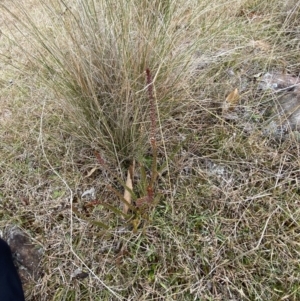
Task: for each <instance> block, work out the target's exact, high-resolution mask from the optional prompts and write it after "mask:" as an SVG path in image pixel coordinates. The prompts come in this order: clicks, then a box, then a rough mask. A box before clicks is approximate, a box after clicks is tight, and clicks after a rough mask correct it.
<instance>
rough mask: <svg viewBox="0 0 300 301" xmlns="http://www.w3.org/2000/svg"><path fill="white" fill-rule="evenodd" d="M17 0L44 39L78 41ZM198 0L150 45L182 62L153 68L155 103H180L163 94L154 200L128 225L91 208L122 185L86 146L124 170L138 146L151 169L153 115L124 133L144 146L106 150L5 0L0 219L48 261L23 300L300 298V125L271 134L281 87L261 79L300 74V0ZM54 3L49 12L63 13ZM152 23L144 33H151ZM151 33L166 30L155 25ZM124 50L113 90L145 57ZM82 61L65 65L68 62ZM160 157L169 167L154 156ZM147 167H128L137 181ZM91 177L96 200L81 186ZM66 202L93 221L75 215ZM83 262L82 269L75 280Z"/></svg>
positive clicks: (35, 4) (114, 200)
mask: <svg viewBox="0 0 300 301" xmlns="http://www.w3.org/2000/svg"><path fill="white" fill-rule="evenodd" d="M100 2H101V1H100ZM13 3H15V4H17V5H13ZM49 3H50V2H49ZM78 3H79V2H78ZM101 3H102V2H101ZM105 3H106V5H112V2H110V1H106V2H105ZM114 3H116V2H114ZM139 3H141V5H142V4H144V5H145V3H146V1H139ZM208 3H209V4H210V5H209V6H208ZM21 5H22V2H20V1H18V2H17V1H2V2H1V4H0V7H1V8H3V6H6V7H7V8H8V9H9V10H10V11H11V12H13V13H14V14H15V16H16V17H18V18H20V17H21V15H20V14H21V12H20V11H19V9H20V8H21V11H23V12H24V10H26V11H27V10H29V12H30V16H31V18H32V20H34V22H35V24H36V25H37V27H38V28H39V31H41V32H42V33H44V34H45V36H46V34H50V33H51V32H52V36H55V37H57V41H58V43H64V44H61V45H64V46H65V47H67V46H72V45H73V42H74V41H71V40H68V39H66V37H67V36H66V35H65V32H64V30H65V28H62V29H61V30H60V31H57V30H58V29H57V27H56V26H54V25H55V24H54V23H51V22H52V21H53V19H52V20H50V19H47V17H46V16H47V15H46V14H45V13H44V10H45V9H46V8H45V6H43V5H42V4H41V3H40V2H39V1H24V3H23V5H24V6H21ZM103 5H104V3H103ZM197 5H198V3H197V1H192V0H190V1H188V2H184V4H182V5H181V6H180V7H179V8H177V9H175V10H174V11H172V12H171V11H170V13H172V14H173V15H172V18H171V19H172V20H175V19H176V18H178V19H176V22H177V23H178V24H177V25H178V27H176V26H175V24H173V25H172V26H173V28H175V29H176V30H177V31H174V32H175V33H174V32H172V34H171V33H170V37H169V38H170V40H171V41H173V44H170V45H169V44H168V45H169V47H170V49H169V50H168V51H166V52H165V53H163V49H162V47H161V48H159V47H154V48H153V51H155V49H160V51H161V52H160V56H161V60H162V61H163V60H164V59H165V60H169V61H168V62H169V63H170V64H171V60H170V57H169V55H170V54H171V50H172V51H173V52H172V53H174V55H177V60H176V62H175V63H174V64H173V65H172V66H170V65H169V67H170V69H168V68H167V67H168V66H161V65H160V63H158V64H157V65H155V64H154V63H153V64H152V66H147V67H149V68H151V70H152V69H153V70H156V72H157V78H156V83H155V88H156V89H157V90H156V92H157V95H156V97H157V101H160V99H162V98H163V99H164V101H166V103H167V104H168V102H171V101H174V106H171V107H170V106H163V105H161V103H160V104H158V112H159V113H160V114H161V115H160V119H159V122H160V126H159V129H158V130H159V135H158V141H157V152H158V154H157V156H158V165H159V167H158V168H159V170H160V173H159V176H158V185H157V193H158V194H159V195H160V202H159V204H158V205H157V206H156V208H155V210H154V211H153V212H152V213H151V214H150V217H149V222H148V224H147V225H146V226H145V227H142V226H140V227H139V228H138V231H137V233H133V231H132V228H130V227H128V225H127V224H126V223H124V221H123V219H121V217H120V216H119V215H118V214H116V213H115V212H113V211H112V210H109V209H108V208H106V207H103V206H101V205H98V206H91V207H86V206H85V205H86V204H87V203H89V202H93V201H95V200H102V201H105V202H108V203H109V204H111V205H114V206H115V207H116V208H118V206H119V203H120V201H119V199H118V197H117V196H116V195H115V194H114V193H112V192H111V191H110V190H107V189H106V187H107V186H108V185H111V186H113V187H115V188H116V189H119V190H120V189H121V191H122V187H121V185H120V183H119V182H118V181H117V180H116V178H114V177H113V176H111V175H110V174H107V172H106V171H105V170H103V169H102V168H101V167H99V165H98V164H97V161H96V158H95V156H94V149H97V150H101V151H103V153H104V154H105V155H106V156H107V157H106V158H108V160H107V162H108V163H109V164H110V166H111V168H112V169H113V170H114V171H115V172H116V175H118V177H123V179H125V176H126V160H125V159H127V158H128V156H131V155H133V156H135V155H137V156H136V157H137V159H138V160H139V161H140V162H143V164H145V166H146V167H147V168H146V173H148V174H149V171H150V169H151V163H152V161H151V147H150V143H149V136H148V133H149V132H148V125H149V123H147V121H148V120H149V113H147V114H145V115H143V114H142V115H139V116H140V117H139V118H142V119H137V120H140V121H141V122H142V124H143V125H145V129H146V130H145V136H144V137H143V139H142V140H141V141H143V142H142V143H141V142H140V141H139V140H135V139H137V138H136V137H137V136H135V135H133V136H130V135H129V136H126V137H127V138H126V139H129V140H127V142H128V141H131V142H136V141H138V143H141V144H139V145H138V146H139V147H138V149H136V148H129V149H128V152H127V151H126V152H125V153H122V152H121V153H120V154H119V153H118V152H117V153H114V152H112V151H111V150H112V149H113V148H111V146H113V145H114V144H115V143H111V145H110V146H109V148H107V149H105V148H102V144H101V143H102V142H101V139H102V140H103V139H104V138H105V139H106V137H104V136H100V134H101V132H99V131H98V132H97V130H95V129H96V128H95V126H94V123H93V121H94V120H92V123H89V122H87V121H86V120H88V119H84V118H82V115H78V112H76V114H77V115H73V114H72V113H74V112H75V111H76V110H74V112H73V111H72V112H70V109H72V108H73V109H74V108H76V107H75V106H74V103H71V105H70V95H71V94H68V91H66V95H65V97H64V95H63V91H64V90H63V89H66V85H65V82H62V85H61V87H59V89H55V90H53V83H55V81H49V84H47V82H45V70H44V69H43V68H42V67H43V66H42V65H39V64H38V63H37V62H38V61H36V60H35V59H33V58H35V57H37V58H39V59H40V58H43V59H46V60H47V64H48V65H49V64H50V63H51V62H52V59H53V57H51V55H50V54H49V52H47V51H45V49H44V48H39V47H38V46H37V44H36V40H35V39H32V36H30V31H29V35H28V28H25V27H22V26H20V23H18V22H16V21H15V20H14V18H13V16H12V15H10V14H9V13H7V11H5V10H3V9H1V11H2V16H3V17H2V19H1V21H0V22H1V31H2V35H1V36H0V46H1V53H2V60H1V62H0V64H1V72H0V85H1V86H0V87H1V94H0V95H1V96H0V125H1V127H0V137H1V142H0V171H1V172H0V174H1V177H0V187H1V191H0V229H1V230H2V231H4V232H5V229H6V228H7V227H8V226H9V225H12V224H16V225H18V226H19V227H21V228H22V229H23V230H24V231H25V232H26V233H28V235H29V236H30V237H32V239H33V240H34V241H35V242H38V243H39V244H40V245H41V246H42V247H43V248H44V251H45V252H44V257H43V260H42V262H41V265H42V270H43V273H42V275H41V276H40V278H39V279H38V281H32V283H31V284H30V287H28V288H26V295H27V300H41V301H48V300H70V301H71V300H214V301H215V300H216V301H217V300H224V301H228V300H247V301H248V300H262V301H265V300H274V301H275V300H291V301H297V300H299V299H300V286H299V275H300V265H299V258H300V237H299V231H300V225H299V220H300V211H299V200H300V190H299V181H300V178H299V174H300V173H299V171H300V168H299V166H300V164H299V163H300V162H299V140H297V137H298V136H297V133H296V132H295V133H290V135H288V136H287V137H284V139H283V138H282V139H277V138H275V137H274V136H272V134H269V135H266V134H265V133H264V129H265V126H266V124H267V123H268V116H267V114H265V112H267V111H268V108H269V107H270V106H273V103H272V101H273V99H274V95H272V92H269V91H267V92H261V91H260V90H258V89H257V80H256V78H257V75H258V74H259V73H266V72H267V71H269V72H273V71H277V72H282V70H283V71H284V72H286V73H288V74H291V75H296V76H297V75H298V73H299V63H298V61H299V41H298V40H299V39H298V35H299V21H298V20H299V5H298V1H286V2H285V3H284V4H283V3H282V1H279V0H278V1H277V0H272V1H262V0H261V1H260V0H255V1H254V0H252V1H246V0H244V1H210V2H208V1H207V3H206V2H205V1H203V2H202V5H203V8H202V15H201V18H199V12H198V15H196V12H197V9H198V7H197ZM70 6H71V8H72V9H74V10H73V12H74V13H78V12H76V10H75V8H76V7H75V6H72V5H71V4H70ZM49 7H50V4H49ZM152 8H153V7H151V8H149V10H148V11H147V9H145V10H144V13H145V14H148V12H149V11H151V9H152ZM57 9H58V8H57ZM111 9H113V11H117V9H118V8H117V7H114V6H112V7H111ZM160 9H162V10H163V9H164V8H163V7H162V6H161V7H160ZM57 12H59V10H58V11H56V14H53V17H57V18H58V16H59V14H58V13H57ZM131 12H132V13H133V10H132V11H131ZM163 13H164V14H166V11H163ZM197 16H198V17H197ZM54 19H55V18H54ZM22 21H23V22H25V23H26V24H27V21H26V20H25V19H22ZM148 21H149V20H148ZM53 24H54V25H53ZM140 25H141V26H142V25H143V24H140ZM141 28H142V29H143V30H145V28H143V27H141ZM154 29H155V28H154ZM154 29H153V31H151V33H156V34H158V35H159V33H157V32H156V31H155V30H154ZM126 30H128V31H129V28H124V31H126ZM130 30H133V29H132V28H130ZM24 33H26V35H24ZM73 33H74V34H76V31H75V30H74V32H73ZM130 33H132V32H130ZM124 34H125V33H124ZM127 34H129V32H127ZM52 36H51V35H49V37H52ZM196 37H197V39H199V40H197V43H196V44H195V43H194V40H193V39H194V38H196ZM123 38H124V37H123ZM152 41H153V40H152ZM154 41H156V43H158V42H159V41H164V43H167V42H166V40H163V38H162V37H159V38H157V40H154ZM47 42H53V40H52V39H50V38H49V39H48V41H47ZM67 42H69V43H70V44H69V45H68V44H67ZM52 45H53V44H52ZM154 45H155V46H157V44H154ZM171 45H173V46H174V48H172V47H171ZM20 46H21V47H22V49H23V50H20ZM127 46H128V45H127ZM195 48H196V50H197V51H196V50H195ZM115 49H116V48H114V50H115ZM190 49H193V51H191V50H190ZM94 50H95V49H94V48H91V49H89V48H88V47H87V50H86V51H88V52H89V53H90V54H91V53H94ZM135 50H136V51H137V52H138V51H139V50H140V49H135ZM130 51H133V49H132V48H130ZM185 51H186V53H187V54H186V56H184V53H185ZM26 52H27V53H26ZM28 52H29V54H30V56H28ZM74 52H75V50H74ZM95 53H96V52H95ZM75 55H77V53H76V52H75ZM122 55H125V54H124V53H123V54H122ZM59 57H60V56H59ZM129 57H130V58H131V61H128V62H127V64H126V68H124V69H122V80H124V78H126V76H125V75H126V72H125V71H126V70H127V71H128V70H131V71H132V73H134V74H135V77H134V78H136V79H137V74H138V72H137V69H138V70H140V74H141V78H138V80H137V81H136V82H134V81H133V79H132V78H129V77H127V80H128V81H127V82H124V81H122V83H121V84H120V86H118V87H117V89H120V87H122V88H124V90H122V91H121V92H122V93H123V92H124V94H122V93H121V94H120V95H121V96H120V95H118V94H117V92H116V90H114V93H115V94H114V95H117V96H118V97H120V98H118V100H119V99H121V98H122V97H123V96H124V95H126V89H125V88H126V85H128V84H131V85H133V87H135V89H136V90H138V91H140V90H143V89H144V88H145V73H144V71H145V68H142V67H141V66H140V65H139V67H138V68H137V66H136V65H134V60H135V59H136V57H134V56H129ZM139 57H142V55H141V56H139ZM62 58H63V57H60V59H62ZM75 58H76V56H73V58H72V60H70V66H68V68H73V67H74V66H76V64H75V63H76V61H74V60H75ZM123 58H124V57H123ZM187 58H188V59H189V61H188V63H187V62H186V61H185V59H186V60H187ZM68 59H69V57H68ZM152 62H154V61H152ZM77 63H78V64H82V63H83V59H82V60H81V61H78V62H77ZM118 63H120V62H118ZM186 63H187V64H186ZM13 66H14V67H15V66H16V67H18V68H14V67H13ZM52 66H54V65H52ZM81 66H83V65H81ZM120 66H121V64H120V65H118V68H121V67H120ZM131 66H132V69H131ZM176 66H187V68H184V74H183V76H182V78H181V77H180V73H179V74H178V81H176V80H174V77H173V76H174V74H176V68H175V67H176ZM68 68H67V69H64V70H70V69H68ZM160 68H162V69H160ZM160 70H163V72H162V73H160ZM181 70H183V69H181ZM52 71H53V72H54V71H55V72H57V73H55V72H54V75H53V77H54V78H56V79H57V78H59V79H61V75H62V74H65V73H60V70H58V69H57V65H55V66H54V67H53V70H52ZM52 71H51V72H52ZM177 71H178V70H177ZM135 72H137V73H135ZM153 72H155V71H153ZM73 74H74V75H78V74H76V73H73ZM128 74H129V71H128ZM128 74H127V75H128ZM47 76H49V77H50V78H51V80H52V79H53V78H52V77H51V76H50V75H49V74H48V75H47ZM142 78H143V79H142ZM68 80H69V79H68ZM118 80H120V78H119V79H118ZM118 80H116V82H115V83H118ZM168 81H169V83H174V85H168V84H167V83H168ZM45 83H46V84H45ZM107 83H108V81H106V84H107ZM135 84H136V85H137V86H138V87H139V89H137V88H136V87H137V86H135ZM110 88H111V89H112V88H113V87H110ZM235 88H237V89H238V91H239V94H240V100H239V102H238V104H237V105H236V107H235V111H234V113H235V114H236V115H237V118H235V119H233V120H228V119H226V120H225V119H224V118H223V116H222V103H223V101H224V100H225V98H226V96H227V95H228V94H229V93H230V92H232V91H233V90H234V89H235ZM111 91H112V90H111ZM57 92H59V93H57ZM145 94H146V93H145ZM72 95H73V94H72ZM77 95H79V94H77ZM145 99H146V97H145V98H142V99H141V100H142V101H144V100H145ZM66 100H67V101H66ZM114 105H116V104H114ZM160 105H161V106H160ZM93 112H94V111H93ZM139 112H140V111H139ZM143 112H144V111H143ZM70 113H71V114H70ZM74 116H77V120H78V123H76V119H74ZM79 116H81V117H80V118H79ZM113 116H114V117H115V118H118V117H120V116H121V117H122V115H113ZM93 118H94V117H93ZM121 120H123V119H121ZM124 120H125V119H124ZM127 125H128V122H127ZM79 126H80V127H81V128H80V129H83V130H82V131H78V127H79ZM129 128H130V127H129ZM88 129H90V131H89V130H88ZM137 129H138V128H137ZM142 129H143V128H142ZM116 130H117V129H116ZM111 132H112V133H113V134H114V135H115V134H116V133H114V132H113V131H111ZM95 133H97V135H98V136H99V137H98V136H96V134H95ZM84 135H85V136H84ZM116 135H117V134H116ZM118 135H119V134H118ZM93 137H96V138H97V139H96V138H95V139H93ZM115 137H122V134H120V135H119V136H115ZM132 137H133V138H134V139H133V138H132ZM105 139H104V140H103V141H106V140H105ZM131 139H133V140H131ZM127 142H126V143H127ZM178 145H179V147H178ZM177 147H178V148H179V150H177V149H176V148H177ZM135 152H136V153H135ZM112 154H113V155H112ZM118 159H119V163H120V162H125V163H124V165H122V164H118V162H117V161H118ZM166 159H167V162H168V164H167V165H164V166H163V167H161V166H162V165H163V164H164V162H166ZM140 178H141V175H140V174H136V175H135V185H138V183H139V181H140ZM92 187H93V188H95V197H93V196H92V195H87V196H85V197H81V196H82V193H83V192H85V191H87V190H88V189H90V188H92ZM71 204H73V206H74V207H75V208H76V209H77V210H78V211H79V212H80V213H81V214H82V216H84V217H85V218H86V219H83V218H80V217H79V216H76V215H74V214H72V210H71ZM87 219H90V220H94V221H100V222H103V223H105V224H107V225H109V229H108V230H106V231H104V230H103V229H102V228H101V227H97V226H95V225H92V224H91V223H89V222H88V221H87ZM77 269H79V270H82V271H84V272H86V273H88V277H87V278H84V279H80V278H79V279H78V278H75V277H72V275H73V274H74V272H75V271H76V270H77Z"/></svg>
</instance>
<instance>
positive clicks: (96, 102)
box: [14, 0, 206, 162]
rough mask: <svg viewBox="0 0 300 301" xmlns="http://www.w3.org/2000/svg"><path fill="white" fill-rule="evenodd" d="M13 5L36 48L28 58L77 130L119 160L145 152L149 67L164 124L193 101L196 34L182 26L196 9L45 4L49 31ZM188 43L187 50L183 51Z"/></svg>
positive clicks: (146, 3) (133, 3) (163, 5)
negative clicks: (190, 85) (190, 93)
mask: <svg viewBox="0 0 300 301" xmlns="http://www.w3.org/2000/svg"><path fill="white" fill-rule="evenodd" d="M14 4H15V5H16V6H17V7H19V8H20V11H19V14H18V16H16V18H17V20H18V21H19V22H20V23H19V25H20V26H22V31H23V32H24V33H25V32H27V34H28V35H29V39H30V41H31V42H32V43H33V45H34V46H35V47H36V49H37V50H38V53H36V54H35V55H31V53H27V55H28V59H29V61H30V62H31V64H32V68H33V70H34V71H36V70H37V69H38V70H40V71H39V72H40V76H41V79H43V81H44V82H46V84H47V85H48V86H50V87H51V88H53V89H54V90H55V91H56V92H57V93H58V95H59V96H60V97H61V99H62V101H63V106H64V107H65V109H66V110H67V112H68V113H69V116H70V117H71V122H72V123H73V125H74V126H73V127H72V128H73V133H75V134H76V135H77V136H78V137H80V138H82V139H84V140H85V141H86V142H88V143H89V144H90V145H93V146H94V147H95V148H97V149H100V150H102V151H103V152H104V156H106V157H107V158H108V159H110V160H112V161H114V162H119V161H124V160H128V159H130V160H131V159H133V158H137V157H138V156H140V155H141V154H143V153H144V151H145V149H146V148H147V143H146V142H147V138H149V137H148V133H149V114H150V113H149V100H148V97H147V93H146V83H145V70H146V69H147V68H150V69H151V70H152V72H153V73H154V86H155V96H156V101H157V109H158V110H159V112H160V117H161V118H162V120H164V119H166V118H168V116H169V115H170V114H171V112H172V110H173V109H174V108H175V107H176V106H178V104H182V102H184V101H185V100H186V99H187V97H188V91H186V89H187V84H188V81H189V79H190V69H189V66H190V65H191V57H192V55H193V54H194V52H195V47H196V44H197V43H196V41H197V35H198V34H196V35H195V32H189V30H188V29H185V28H181V27H182V26H185V24H186V23H185V22H186V20H187V17H188V16H189V15H190V14H191V13H190V11H189V10H190V9H191V8H189V7H185V6H184V7H181V5H180V4H179V3H176V2H175V1H164V2H162V3H161V2H160V1H158V2H157V1H154V2H153V1H152V2H149V1H130V2H128V1H117V2H115V1H94V0H92V1H74V2H70V3H68V4H63V3H61V2H60V1H50V2H47V3H43V5H42V6H43V10H44V13H45V14H48V16H49V17H50V19H51V24H49V27H48V28H46V31H45V30H44V29H43V30H42V29H40V28H39V27H37V26H36V25H35V23H34V20H32V19H31V16H30V14H28V12H27V11H26V10H25V9H22V6H21V5H19V4H18V3H14ZM191 4H193V3H192V2H191ZM205 5H206V4H205ZM194 18H195V20H193V22H196V23H198V21H197V19H199V17H196V16H194ZM190 35H192V37H191V36H190ZM191 38H193V40H192V41H191ZM185 43H189V48H188V49H185V51H184V52H183V51H180V49H181V48H182V45H183V44H185ZM25 51H26V50H25ZM74 129H75V130H74Z"/></svg>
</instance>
